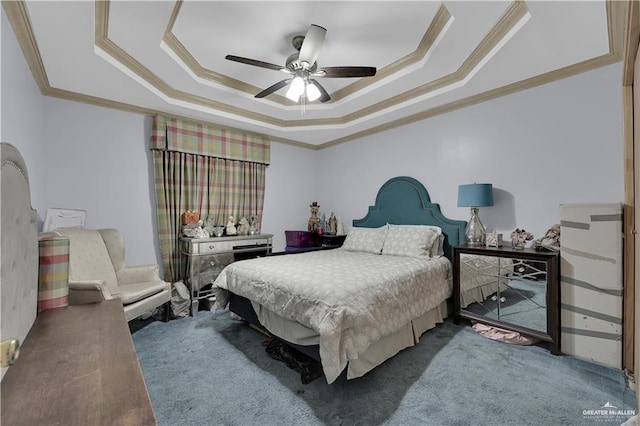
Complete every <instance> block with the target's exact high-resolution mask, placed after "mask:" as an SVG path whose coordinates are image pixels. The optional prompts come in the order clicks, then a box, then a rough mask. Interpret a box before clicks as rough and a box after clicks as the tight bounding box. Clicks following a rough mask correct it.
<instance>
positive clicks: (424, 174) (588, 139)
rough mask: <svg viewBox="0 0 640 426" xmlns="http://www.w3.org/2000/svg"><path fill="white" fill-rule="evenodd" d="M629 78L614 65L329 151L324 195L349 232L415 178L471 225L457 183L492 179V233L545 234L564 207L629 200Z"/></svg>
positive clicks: (484, 213)
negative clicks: (396, 183) (625, 92)
mask: <svg viewBox="0 0 640 426" xmlns="http://www.w3.org/2000/svg"><path fill="white" fill-rule="evenodd" d="M621 73H622V68H621V64H620V63H618V64H614V65H610V66H607V67H603V68H599V69H597V70H594V71H591V72H587V73H583V74H581V75H577V76H574V77H570V78H566V79H563V80H559V81H555V82H552V83H549V84H546V85H543V86H539V87H535V88H532V89H529V90H526V91H522V92H518V93H514V94H512V95H508V96H504V97H501V98H498V99H494V100H491V101H488V102H484V103H482V104H478V105H474V106H470V107H467V108H464V109H460V110H457V111H454V112H451V113H448V114H444V115H440V116H436V117H432V118H430V119H427V120H423V121H420V122H416V123H413V124H410V125H407V126H404V127H399V128H396V129H392V130H389V131H386V132H384V133H379V134H376V135H373V136H370V137H366V138H363V139H360V140H357V141H353V142H350V143H346V144H342V145H337V146H335V147H332V148H328V149H325V150H321V151H320V152H319V153H318V155H317V162H318V164H322V165H323V166H322V170H321V172H320V173H319V180H320V181H321V182H322V185H319V186H318V192H317V193H318V194H319V195H318V198H321V199H323V200H324V201H325V204H326V205H327V208H329V209H332V210H334V211H335V212H336V214H338V215H340V216H341V217H342V218H343V221H344V223H345V227H347V226H350V225H351V220H353V219H359V218H361V217H363V216H364V215H365V214H366V213H367V206H369V205H370V204H373V202H374V200H375V196H376V193H377V190H378V188H379V187H380V185H382V184H383V183H384V182H386V181H387V180H388V179H389V178H392V177H395V176H399V175H408V176H411V177H414V178H416V179H418V180H419V181H421V182H422V183H423V184H424V185H425V187H426V188H427V190H428V191H429V194H430V196H431V201H433V202H437V203H439V204H440V206H441V208H442V211H443V213H444V214H445V216H448V217H450V218H452V219H461V220H468V219H469V215H470V213H469V208H462V207H457V189H458V185H460V184H466V183H473V182H478V183H484V182H487V183H492V184H493V186H494V198H495V200H494V206H493V207H485V208H482V209H480V217H481V219H482V221H483V223H484V224H485V226H486V227H487V228H488V230H497V231H498V232H502V233H504V234H505V235H504V237H505V239H508V238H509V234H510V233H511V231H513V230H514V229H515V228H516V227H520V228H525V229H526V230H528V231H530V232H532V233H533V234H534V236H535V237H538V236H541V235H542V234H544V232H546V230H547V229H548V228H549V227H551V225H553V224H554V223H558V222H559V205H560V204H565V203H583V202H622V201H623V199H624V196H623V189H624V178H623V167H622V166H623V147H622V89H621V82H620V81H621V80H620V79H621V75H622V74H621Z"/></svg>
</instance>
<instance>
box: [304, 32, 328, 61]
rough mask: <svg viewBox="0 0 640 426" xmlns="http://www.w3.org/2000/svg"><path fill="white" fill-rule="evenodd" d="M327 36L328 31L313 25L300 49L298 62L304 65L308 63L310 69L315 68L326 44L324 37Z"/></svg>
mask: <svg viewBox="0 0 640 426" xmlns="http://www.w3.org/2000/svg"><path fill="white" fill-rule="evenodd" d="M326 34H327V30H326V29H324V28H322V27H321V26H319V25H315V24H311V26H310V27H309V31H307V35H305V36H304V41H303V42H302V46H301V47H300V55H299V56H298V61H299V62H300V63H301V64H302V63H303V62H306V63H307V64H309V67H311V66H313V64H315V63H316V59H318V55H319V54H320V49H321V48H322V45H323V44H324V37H325V36H326Z"/></svg>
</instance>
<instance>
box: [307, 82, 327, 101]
mask: <svg viewBox="0 0 640 426" xmlns="http://www.w3.org/2000/svg"><path fill="white" fill-rule="evenodd" d="M309 81H310V82H311V83H313V84H314V85H315V86H316V87H317V88H318V90H319V91H320V97H319V98H318V99H319V100H320V102H327V101H330V100H331V96H329V94H328V93H327V91H326V90H325V89H324V87H322V85H321V84H320V83H318V80H314V79H312V78H310V79H309Z"/></svg>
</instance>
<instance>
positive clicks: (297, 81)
mask: <svg viewBox="0 0 640 426" xmlns="http://www.w3.org/2000/svg"><path fill="white" fill-rule="evenodd" d="M303 93H304V80H303V79H302V77H300V76H295V77H294V78H293V80H292V81H291V84H290V85H289V90H287V94H286V95H285V96H286V97H287V98H288V99H290V100H291V101H293V102H298V100H299V99H300V96H301V95H302V94H303Z"/></svg>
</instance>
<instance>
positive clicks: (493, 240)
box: [486, 232, 502, 247]
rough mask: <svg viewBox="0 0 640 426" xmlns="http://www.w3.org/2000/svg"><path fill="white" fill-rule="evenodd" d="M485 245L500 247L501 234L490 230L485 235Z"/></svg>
mask: <svg viewBox="0 0 640 426" xmlns="http://www.w3.org/2000/svg"><path fill="white" fill-rule="evenodd" d="M486 244H487V247H502V234H498V233H497V232H490V233H488V234H487V236H486Z"/></svg>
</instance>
